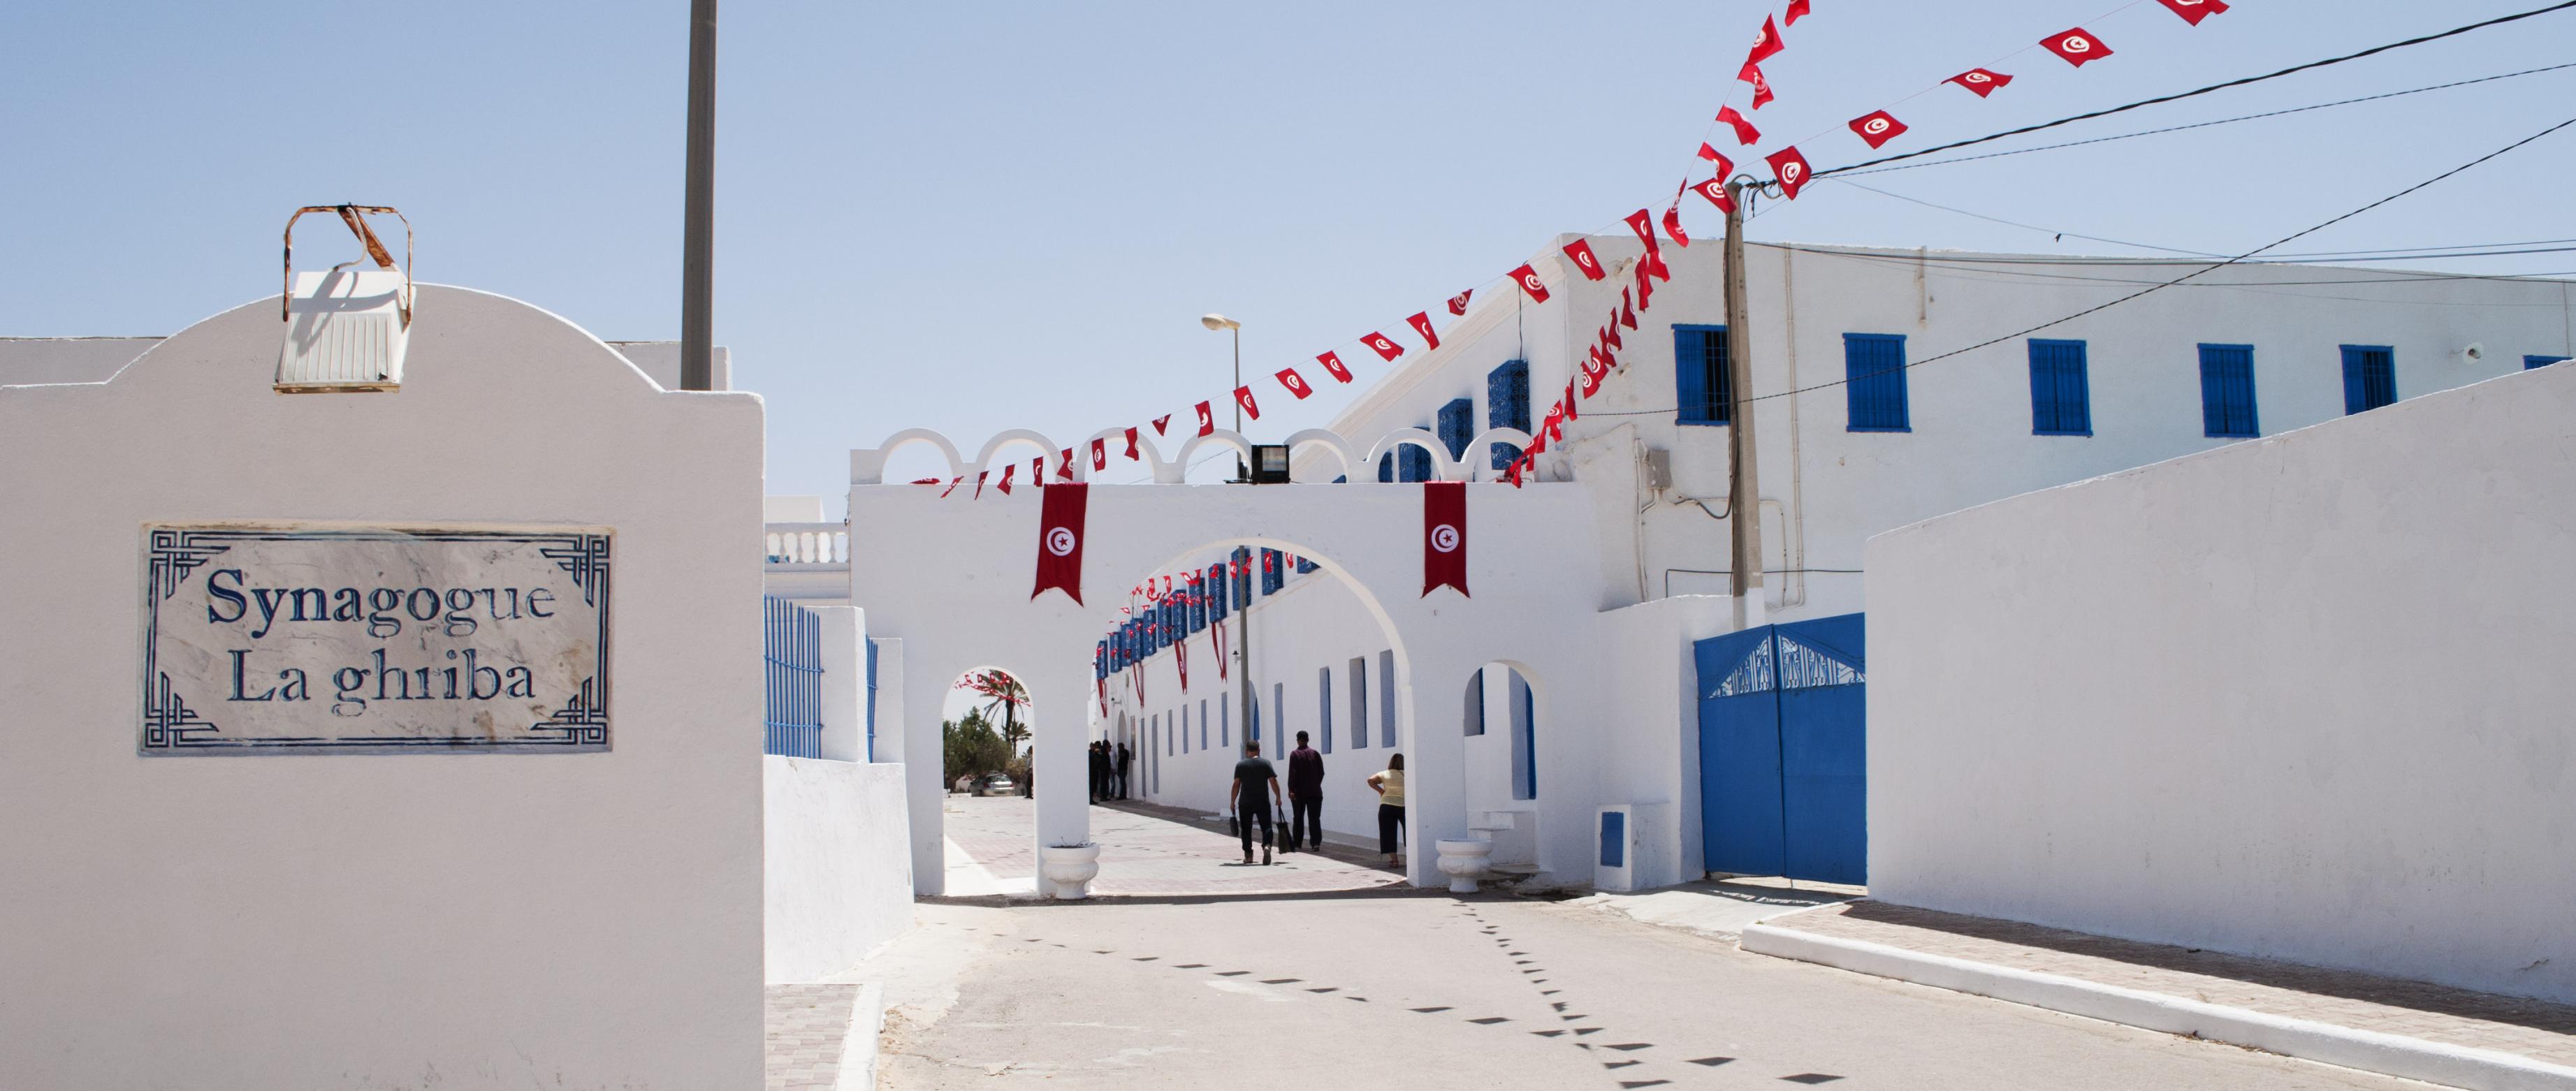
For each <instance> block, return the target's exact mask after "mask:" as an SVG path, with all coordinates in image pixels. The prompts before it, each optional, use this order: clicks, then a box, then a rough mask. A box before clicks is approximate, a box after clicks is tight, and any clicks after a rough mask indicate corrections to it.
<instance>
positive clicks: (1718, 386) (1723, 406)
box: [1673, 325, 1735, 424]
mask: <svg viewBox="0 0 2576 1091" xmlns="http://www.w3.org/2000/svg"><path fill="white" fill-rule="evenodd" d="M1727 352H1728V349H1727V344H1726V327H1724V326H1682V325H1677V326H1674V327H1673V396H1674V404H1675V405H1676V406H1678V407H1679V409H1678V410H1677V411H1676V412H1675V413H1674V415H1673V423H1675V424H1725V423H1726V422H1727V420H1728V419H1729V416H1730V415H1731V414H1733V413H1734V412H1735V389H1734V388H1735V376H1734V373H1733V372H1731V371H1729V370H1727Z"/></svg>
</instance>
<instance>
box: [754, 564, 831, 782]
mask: <svg viewBox="0 0 2576 1091" xmlns="http://www.w3.org/2000/svg"><path fill="white" fill-rule="evenodd" d="M760 608H761V615H762V617H761V620H762V625H761V639H760V657H761V665H762V667H763V674H764V675H765V681H766V683H767V685H766V686H765V687H764V688H765V689H766V691H767V697H768V700H767V702H766V707H767V711H766V713H765V714H764V715H763V716H762V718H761V719H762V723H763V725H764V730H763V731H762V740H761V749H762V750H763V751H764V752H766V753H771V754H779V755H783V756H785V757H790V758H819V757H822V756H823V618H822V615H820V614H817V613H815V612H814V611H812V610H808V609H806V608H804V607H802V606H798V605H796V604H795V603H792V602H789V601H787V600H786V599H782V598H778V597H776V596H774V595H762V596H761V597H760Z"/></svg>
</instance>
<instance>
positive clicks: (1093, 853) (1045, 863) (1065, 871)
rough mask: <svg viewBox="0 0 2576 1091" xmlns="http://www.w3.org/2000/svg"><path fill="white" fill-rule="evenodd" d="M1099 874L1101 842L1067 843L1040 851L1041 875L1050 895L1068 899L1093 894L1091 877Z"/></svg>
mask: <svg viewBox="0 0 2576 1091" xmlns="http://www.w3.org/2000/svg"><path fill="white" fill-rule="evenodd" d="M1099 874H1100V846H1099V845H1098V844H1083V845H1068V846H1065V847H1062V848H1047V849H1042V850H1040V851H1039V853H1038V875H1039V877H1040V878H1043V879H1045V880H1046V887H1045V891H1046V893H1047V894H1049V895H1051V896H1054V897H1057V898H1063V899H1066V900H1068V901H1071V900H1076V899H1080V898H1087V897H1090V896H1091V880H1092V879H1093V878H1094V877H1095V876H1098V875H1099Z"/></svg>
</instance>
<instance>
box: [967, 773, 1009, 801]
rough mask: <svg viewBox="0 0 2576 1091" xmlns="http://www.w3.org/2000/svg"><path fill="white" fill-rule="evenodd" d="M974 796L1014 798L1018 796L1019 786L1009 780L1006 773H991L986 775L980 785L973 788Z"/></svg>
mask: <svg viewBox="0 0 2576 1091" xmlns="http://www.w3.org/2000/svg"><path fill="white" fill-rule="evenodd" d="M975 794H976V795H979V796H1015V795H1018V794H1020V786H1019V784H1018V783H1017V782H1015V781H1013V780H1012V779H1011V777H1010V774H1008V773H993V774H989V775H987V776H986V777H985V778H984V782H983V783H982V784H979V785H976V786H975Z"/></svg>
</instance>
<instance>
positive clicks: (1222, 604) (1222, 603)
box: [1207, 562, 1232, 622]
mask: <svg viewBox="0 0 2576 1091" xmlns="http://www.w3.org/2000/svg"><path fill="white" fill-rule="evenodd" d="M1230 582H1232V581H1230V580H1228V579H1226V578H1225V565H1224V564H1223V563H1222V562H1220V563H1217V564H1212V565H1209V566H1208V571H1207V596H1208V620H1209V621H1210V622H1222V621H1224V620H1225V614H1226V593H1225V590H1226V588H1225V585H1226V584H1228V583H1230Z"/></svg>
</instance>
